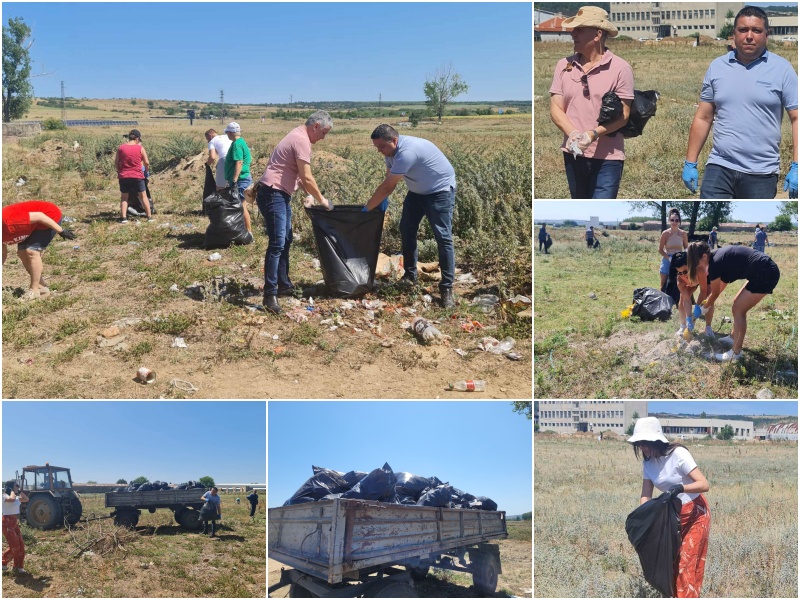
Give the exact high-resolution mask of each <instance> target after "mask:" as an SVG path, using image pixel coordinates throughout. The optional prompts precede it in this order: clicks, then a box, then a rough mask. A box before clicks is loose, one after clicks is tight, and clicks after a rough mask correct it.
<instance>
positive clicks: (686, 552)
mask: <svg viewBox="0 0 800 600" xmlns="http://www.w3.org/2000/svg"><path fill="white" fill-rule="evenodd" d="M680 517H681V540H682V542H681V553H680V558H679V560H678V569H677V573H676V574H675V590H676V593H677V596H676V597H677V598H699V597H700V590H701V588H702V587H703V574H704V573H705V570H706V553H707V552H708V534H709V531H710V529H711V513H710V512H709V510H708V504H707V503H706V499H705V496H703V495H702V494H700V495H699V496H697V498H695V499H694V500H693V501H692V502H687V503H686V504H684V505H683V507H682V508H681V514H680Z"/></svg>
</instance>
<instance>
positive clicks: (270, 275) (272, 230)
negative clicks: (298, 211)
mask: <svg viewBox="0 0 800 600" xmlns="http://www.w3.org/2000/svg"><path fill="white" fill-rule="evenodd" d="M291 201H292V197H291V196H290V195H289V194H287V193H286V192H282V191H280V190H276V189H273V188H271V187H267V186H265V185H262V186H261V187H260V188H258V194H257V195H256V202H257V203H258V210H259V211H261V216H263V217H264V223H265V224H266V227H267V236H268V237H269V245H268V246H267V252H266V254H265V255H264V295H265V296H275V295H277V293H278V287H280V288H282V289H283V288H291V287H292V282H291V281H290V280H289V248H290V247H291V245H292V205H291Z"/></svg>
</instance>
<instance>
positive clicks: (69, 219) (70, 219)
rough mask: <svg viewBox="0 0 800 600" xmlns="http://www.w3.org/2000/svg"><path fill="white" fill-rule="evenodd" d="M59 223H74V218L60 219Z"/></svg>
mask: <svg viewBox="0 0 800 600" xmlns="http://www.w3.org/2000/svg"><path fill="white" fill-rule="evenodd" d="M61 221H62V222H63V223H74V222H75V218H74V217H62V218H61Z"/></svg>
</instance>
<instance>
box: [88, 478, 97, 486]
mask: <svg viewBox="0 0 800 600" xmlns="http://www.w3.org/2000/svg"><path fill="white" fill-rule="evenodd" d="M86 485H97V482H96V481H92V480H91V479H90V480H89V481H87V482H86Z"/></svg>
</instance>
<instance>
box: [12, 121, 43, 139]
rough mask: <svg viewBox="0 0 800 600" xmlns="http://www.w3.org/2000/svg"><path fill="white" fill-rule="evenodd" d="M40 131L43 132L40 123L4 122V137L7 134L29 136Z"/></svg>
mask: <svg viewBox="0 0 800 600" xmlns="http://www.w3.org/2000/svg"><path fill="white" fill-rule="evenodd" d="M40 133H42V126H41V124H40V123H3V137H5V136H7V135H13V136H17V137H29V136H32V135H38V134H40Z"/></svg>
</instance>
